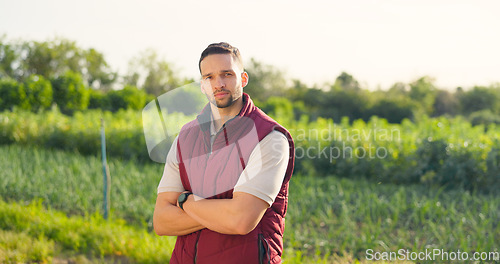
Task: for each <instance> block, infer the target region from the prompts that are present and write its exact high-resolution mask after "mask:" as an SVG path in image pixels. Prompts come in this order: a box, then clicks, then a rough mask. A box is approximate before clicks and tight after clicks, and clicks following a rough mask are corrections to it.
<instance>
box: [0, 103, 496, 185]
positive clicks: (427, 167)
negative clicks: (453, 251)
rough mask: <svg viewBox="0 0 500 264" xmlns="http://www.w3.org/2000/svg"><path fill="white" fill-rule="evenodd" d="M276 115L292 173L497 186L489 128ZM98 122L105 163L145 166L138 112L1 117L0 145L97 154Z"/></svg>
mask: <svg viewBox="0 0 500 264" xmlns="http://www.w3.org/2000/svg"><path fill="white" fill-rule="evenodd" d="M277 113H278V114H276V115H274V116H273V117H274V118H275V119H276V120H278V121H279V122H280V123H281V124H283V125H284V126H285V127H286V128H288V129H289V130H290V132H291V133H292V136H293V138H294V141H295V146H296V160H297V162H296V169H295V172H296V173H298V174H304V175H321V176H327V175H336V176H339V177H349V178H352V177H357V178H363V179H370V180H372V181H374V182H387V183H396V184H414V183H418V184H425V185H427V186H437V187H440V186H445V187H446V188H448V189H454V188H462V189H466V190H471V191H473V190H477V191H483V192H489V191H492V190H495V189H498V188H499V187H500V126H498V125H495V124H491V125H489V126H487V127H485V126H483V125H477V126H472V125H471V124H470V123H469V122H468V121H467V120H465V119H464V118H462V117H454V118H445V117H439V118H427V117H425V116H423V117H421V118H419V119H418V120H417V121H415V122H411V121H409V120H404V121H403V122H402V123H401V124H389V123H388V122H387V121H386V120H385V119H380V118H377V117H372V118H371V119H370V120H369V121H368V122H365V121H363V120H361V119H359V120H354V121H353V122H350V121H349V120H348V119H347V118H344V119H342V120H340V122H337V123H334V121H333V120H331V119H322V118H318V119H317V120H315V121H309V119H308V117H307V116H305V115H303V116H302V118H300V119H299V120H295V119H293V117H292V116H291V115H289V114H286V113H281V114H280V112H279V111H278V112H277ZM169 117H170V116H169ZM101 118H103V119H104V123H105V128H106V138H107V153H108V154H109V155H110V156H112V157H120V158H127V159H131V160H140V161H142V162H148V160H149V156H148V151H147V147H146V143H145V139H144V133H143V129H142V120H141V118H142V117H141V113H140V112H137V111H132V110H128V111H119V112H117V113H110V112H102V111H100V110H95V111H94V110H93V111H87V112H77V113H75V114H74V116H73V117H68V116H66V115H63V114H61V113H60V112H59V111H58V110H57V109H52V110H51V111H46V112H41V113H39V114H34V113H30V112H25V111H21V110H16V111H14V112H10V111H7V112H2V113H1V114H0V131H1V134H0V144H2V143H3V144H12V143H17V144H22V145H37V146H42V147H45V148H59V149H64V150H74V151H78V152H79V153H82V154H86V155H99V153H100V134H99V133H100V125H101V121H100V120H101ZM192 118H193V116H191V117H188V116H183V115H182V114H176V116H175V117H174V116H172V118H167V119H166V122H167V124H166V125H167V127H175V126H180V125H182V124H184V123H186V122H187V121H189V120H191V119H192ZM169 140H172V138H169Z"/></svg>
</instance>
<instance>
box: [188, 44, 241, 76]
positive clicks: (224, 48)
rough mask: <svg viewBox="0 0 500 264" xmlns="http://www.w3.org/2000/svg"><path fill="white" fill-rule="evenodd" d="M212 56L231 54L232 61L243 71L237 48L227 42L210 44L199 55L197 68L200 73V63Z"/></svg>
mask: <svg viewBox="0 0 500 264" xmlns="http://www.w3.org/2000/svg"><path fill="white" fill-rule="evenodd" d="M212 54H231V55H232V56H233V59H234V61H235V62H236V63H237V64H238V66H240V68H241V69H242V70H243V60H242V59H241V54H240V51H239V50H238V48H236V47H233V46H231V44H229V43H227V42H219V43H212V44H210V45H208V47H207V48H206V49H205V50H204V51H203V52H202V53H201V57H200V61H199V62H198V68H199V69H200V73H201V61H202V60H203V59H205V57H207V56H208V55H212Z"/></svg>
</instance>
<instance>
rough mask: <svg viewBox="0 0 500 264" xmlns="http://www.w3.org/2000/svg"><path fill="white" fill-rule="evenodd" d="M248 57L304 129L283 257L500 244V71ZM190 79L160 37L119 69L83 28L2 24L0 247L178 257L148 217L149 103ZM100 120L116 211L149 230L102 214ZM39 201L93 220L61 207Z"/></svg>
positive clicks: (256, 78) (296, 128)
mask: <svg viewBox="0 0 500 264" xmlns="http://www.w3.org/2000/svg"><path fill="white" fill-rule="evenodd" d="M245 68H246V71H247V72H248V73H249V76H250V83H249V84H248V86H247V87H245V89H244V91H245V92H247V93H248V94H250V96H251V97H252V99H253V101H254V102H255V103H256V105H257V106H259V107H260V108H262V109H263V110H264V111H265V112H266V113H268V114H269V115H270V116H271V117H273V118H274V119H276V120H277V121H278V122H279V123H281V124H282V125H284V126H285V127H286V128H287V129H288V130H289V131H290V132H291V134H292V136H293V138H294V141H295V146H296V164H295V171H294V175H295V176H294V179H295V180H293V181H292V182H291V185H290V190H291V191H290V193H291V194H292V193H293V195H290V208H291V209H290V211H289V214H288V215H287V229H286V231H285V232H286V234H285V236H286V237H287V239H286V241H285V252H284V259H285V261H287V262H288V263H313V262H320V263H339V260H338V258H337V257H338V256H342V258H345V259H346V260H345V261H344V262H345V263H352V262H354V259H363V257H364V250H365V249H366V248H374V249H378V250H379V251H387V250H388V248H389V249H392V250H396V249H399V248H409V249H412V250H413V251H418V250H420V251H421V250H424V249H427V248H429V247H436V246H439V247H441V248H443V249H448V250H456V249H457V248H460V249H461V250H464V251H470V252H472V251H485V250H488V251H498V239H496V238H498V235H499V232H500V228H499V225H498V219H499V217H500V211H499V208H500V207H499V206H498V205H499V201H500V200H499V196H498V194H499V192H498V190H500V84H492V85H490V86H487V87H483V86H476V87H471V88H468V89H464V88H462V87H457V88H456V89H454V90H446V89H441V88H439V87H437V86H436V85H435V81H434V79H433V78H431V77H429V76H422V77H420V78H417V79H416V80H413V81H411V82H410V83H403V82H398V83H395V84H394V85H392V86H391V87H384V88H383V89H382V88H379V89H376V90H370V89H368V87H363V85H362V84H360V82H359V81H357V80H356V79H355V77H354V76H352V75H350V74H349V73H346V72H342V73H340V74H339V75H338V76H337V77H334V76H332V80H331V82H327V83H323V84H315V85H308V84H305V83H303V82H302V81H300V80H297V79H293V78H289V77H288V76H287V75H286V73H285V72H283V71H281V70H280V69H277V68H275V67H273V66H272V65H267V64H265V63H262V62H259V61H256V60H255V59H250V61H247V62H245ZM194 81H195V80H194V79H190V78H185V77H182V76H180V75H179V74H178V71H177V69H176V68H175V65H174V64H173V63H171V62H168V61H166V60H165V59H163V58H161V57H160V56H159V55H158V54H157V53H156V52H155V51H154V50H151V49H148V50H145V51H144V52H142V53H140V54H138V55H137V56H136V57H134V58H132V59H131V60H130V62H129V68H128V70H127V71H126V72H125V73H124V74H119V73H118V72H117V71H115V70H114V69H113V68H112V67H111V66H110V65H109V64H108V62H107V61H106V60H105V56H104V55H103V54H102V53H101V52H99V51H97V50H95V49H92V48H89V49H83V48H81V47H79V46H78V45H77V44H76V43H75V42H74V41H71V40H67V39H63V38H55V39H52V40H47V41H41V42H39V41H26V40H8V39H7V37H6V36H3V37H0V152H1V153H2V155H0V168H2V170H1V171H0V175H1V178H2V181H1V182H0V197H1V198H0V211H1V212H0V262H2V261H3V262H8V261H11V260H12V262H13V263H16V262H23V261H24V260H25V259H31V261H33V262H50V261H51V260H52V257H53V256H59V257H60V256H61V255H62V256H63V258H64V259H67V258H68V257H65V256H64V255H65V254H68V255H70V256H71V255H75V254H76V255H78V254H81V255H85V256H87V257H90V258H100V259H101V260H102V259H103V257H108V258H111V259H110V260H109V263H111V262H113V258H116V259H117V260H130V262H132V263H134V262H137V263H165V262H166V261H168V259H169V254H170V252H171V250H172V248H173V239H172V238H168V239H163V238H161V239H159V238H157V237H154V236H153V235H151V234H147V233H145V232H146V231H144V230H145V229H146V230H148V231H151V229H152V212H153V206H154V199H155V197H156V192H155V187H156V186H157V184H158V182H159V180H160V177H161V171H162V169H163V166H162V165H161V164H154V163H153V162H151V160H150V159H149V156H148V152H147V147H146V143H145V138H144V134H143V128H142V120H141V118H142V116H141V110H142V109H143V107H144V106H145V105H146V104H147V103H149V102H151V101H152V100H154V99H155V98H157V97H158V96H160V95H162V94H164V93H165V92H168V91H172V90H173V89H175V88H177V87H181V86H183V85H185V84H188V83H192V82H194ZM195 92H196V91H192V90H184V89H177V90H175V92H174V93H170V94H173V95H175V96H170V97H168V98H166V99H165V100H164V103H165V104H166V105H167V107H166V108H167V109H166V110H167V112H168V113H169V116H168V117H169V118H167V120H166V126H167V128H169V127H170V126H171V127H175V126H178V125H179V124H184V123H186V122H188V121H190V120H192V119H193V118H194V115H195V114H196V113H195V111H192V112H189V111H184V113H185V114H187V115H185V114H182V113H171V112H173V110H175V109H179V108H182V106H183V104H184V105H186V104H185V102H186V100H187V99H193V98H194V100H198V99H199V96H197V95H199V94H197V95H194V94H193V93H195ZM101 119H103V120H104V123H105V128H106V141H107V154H108V155H109V167H110V171H111V174H112V175H113V185H112V186H113V187H112V189H111V192H112V193H113V194H112V197H113V198H112V199H113V200H112V208H113V210H112V212H111V216H112V217H116V218H120V219H125V221H126V222H127V223H129V224H132V225H133V226H135V227H134V228H139V229H140V230H139V231H133V230H129V229H128V228H126V227H124V225H123V223H122V222H120V223H118V224H116V223H115V224H110V225H111V226H110V227H109V229H108V227H107V226H105V229H106V231H103V230H104V229H102V228H103V227H102V225H103V224H102V223H103V220H101V218H99V217H98V215H97V213H98V212H100V210H101V209H100V201H101V199H102V197H101V190H102V179H101V177H102V176H101V169H102V168H101V164H100V159H99V158H100V144H101V143H100V135H99V133H100V125H101ZM174 130H175V129H174ZM172 140H173V138H169V139H168V141H169V142H171V141H172ZM61 150H63V151H61ZM332 154H333V155H334V158H331V156H332ZM301 176H302V177H301ZM303 197H310V199H303ZM2 199H4V200H6V201H7V202H10V203H11V202H13V201H21V203H23V204H28V203H35V207H33V206H28V207H23V206H24V205H17V204H16V203H14V204H10V205H8V204H6V203H3V202H1V200H2ZM323 201H326V202H323ZM36 204H38V205H36ZM41 204H43V206H46V207H48V208H53V209H56V210H60V211H62V212H64V213H65V214H67V215H83V216H84V217H86V218H89V217H90V218H91V219H94V220H92V221H90V224H88V222H89V221H87V220H88V219H87V220H85V221H84V220H81V219H77V218H68V219H65V218H64V217H65V216H64V215H63V214H61V215H54V214H52V213H51V212H50V211H49V212H48V213H46V212H42V207H41V206H40V205H41ZM2 210H3V211H2ZM26 210H28V211H29V214H27V213H25V211H26ZM94 213H95V214H94ZM89 214H94V215H90V216H89ZM11 216H14V217H11ZM21 216H22V217H21ZM39 218H44V219H48V220H46V221H39V220H37V219H39ZM52 219H55V220H54V221H52ZM82 221H84V222H85V223H87V224H85V228H84V229H81V228H80V227H81V225H83V224H82ZM119 221H122V220H119ZM40 223H43V225H41V224H40ZM64 223H65V224H64ZM108 223H109V222H108ZM27 226H31V227H32V228H30V229H27V228H26V227H27ZM47 230H49V231H50V232H49V231H47ZM78 230H84V231H78ZM471 230H472V231H471ZM114 233H116V234H120V236H116V235H113V234H114ZM61 234H70V236H65V235H61ZM121 234H124V235H123V236H121ZM118 240H119V241H118ZM12 241H26V242H24V244H26V245H28V244H33V245H38V246H37V247H34V248H35V250H31V249H28V248H24V247H22V246H21V244H22V243H17V244H16V243H12ZM123 241H130V242H127V243H125V242H123ZM124 243H125V244H124ZM80 244H82V245H89V246H88V247H87V246H81V247H80V246H79V245H80ZM37 248H38V249H37ZM157 248H161V249H162V250H163V251H164V252H163V253H164V254H162V255H161V256H160V255H158V254H157V252H158V250H156V249H157ZM165 249H166V251H165ZM23 250H24V251H23ZM67 250H68V251H69V252H70V253H64V254H61V253H59V251H61V252H66V251H67ZM23 252H24V253H23ZM116 259H115V260H116ZM26 261H29V260H26ZM341 262H342V261H341ZM72 263H73V262H72ZM75 263H86V262H85V261H83V262H78V261H76V262H75Z"/></svg>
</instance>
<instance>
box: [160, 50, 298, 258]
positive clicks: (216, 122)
mask: <svg viewBox="0 0 500 264" xmlns="http://www.w3.org/2000/svg"><path fill="white" fill-rule="evenodd" d="M199 69H200V73H201V76H202V80H201V90H202V92H203V93H204V94H205V95H206V96H207V98H208V100H209V103H208V104H207V106H205V108H204V109H203V111H202V113H201V114H200V115H199V116H198V117H197V118H196V120H193V121H191V122H189V123H187V124H186V125H184V126H183V128H182V129H181V131H180V133H179V135H178V136H177V138H176V139H175V140H174V143H173V144H172V147H171V149H170V151H169V153H168V156H167V160H166V165H165V170H164V173H163V177H162V179H161V181H160V184H159V186H158V197H157V200H156V206H155V212H154V219H153V221H154V229H155V232H156V233H157V234H158V235H169V236H177V242H176V245H175V248H174V251H173V253H172V257H171V260H170V261H171V263H281V254H282V251H283V232H284V227H285V219H284V217H285V214H286V208H287V203H288V182H289V180H290V177H291V176H292V171H293V165H294V156H295V153H294V145H293V140H292V138H291V136H290V134H289V133H288V131H287V130H286V129H285V128H283V127H282V126H281V125H279V124H278V123H277V122H276V121H274V120H272V119H271V118H270V117H268V116H267V115H266V114H265V113H264V112H262V111H261V110H260V109H259V108H257V107H256V106H255V105H254V104H253V102H252V100H251V99H250V97H249V96H248V95H247V94H246V93H243V88H244V87H245V86H246V85H247V83H248V80H249V77H248V74H247V73H246V72H245V71H244V70H243V63H242V60H241V55H240V53H239V51H238V49H237V48H235V47H233V46H231V45H229V44H228V43H224V42H222V43H216V44H211V45H209V46H208V47H207V48H206V49H205V50H204V51H203V53H202V54H201V58H200V61H199Z"/></svg>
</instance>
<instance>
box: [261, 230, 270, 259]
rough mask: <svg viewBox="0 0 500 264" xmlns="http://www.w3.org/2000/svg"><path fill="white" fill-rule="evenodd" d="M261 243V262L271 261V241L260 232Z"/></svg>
mask: <svg viewBox="0 0 500 264" xmlns="http://www.w3.org/2000/svg"><path fill="white" fill-rule="evenodd" d="M258 242H259V243H258V244H259V264H264V263H270V261H271V255H270V253H269V243H267V240H266V238H265V237H264V235H262V234H261V233H259V236H258Z"/></svg>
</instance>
